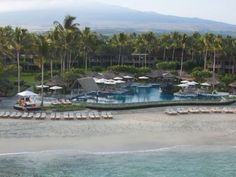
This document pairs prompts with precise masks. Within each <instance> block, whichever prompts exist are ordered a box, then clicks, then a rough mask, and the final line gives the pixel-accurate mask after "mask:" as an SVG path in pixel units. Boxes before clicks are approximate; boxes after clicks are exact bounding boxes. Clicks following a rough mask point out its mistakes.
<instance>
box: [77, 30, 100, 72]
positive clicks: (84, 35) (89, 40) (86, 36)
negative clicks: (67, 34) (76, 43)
mask: <svg viewBox="0 0 236 177" xmlns="http://www.w3.org/2000/svg"><path fill="white" fill-rule="evenodd" d="M80 42H81V46H83V53H84V58H85V63H84V65H85V72H87V71H88V59H89V53H90V52H92V51H95V46H96V43H97V36H96V34H95V33H93V32H91V30H90V28H88V27H86V28H85V29H84V30H83V31H82V32H81V35H80Z"/></svg>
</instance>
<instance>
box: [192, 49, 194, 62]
mask: <svg viewBox="0 0 236 177" xmlns="http://www.w3.org/2000/svg"><path fill="white" fill-rule="evenodd" d="M193 60H194V51H193V50H192V61H193Z"/></svg>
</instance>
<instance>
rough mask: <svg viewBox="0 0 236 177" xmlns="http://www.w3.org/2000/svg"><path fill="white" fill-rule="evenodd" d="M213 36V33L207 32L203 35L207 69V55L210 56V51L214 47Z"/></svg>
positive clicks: (205, 67) (205, 68) (205, 66)
mask: <svg viewBox="0 0 236 177" xmlns="http://www.w3.org/2000/svg"><path fill="white" fill-rule="evenodd" d="M213 37H214V36H213V34H212V33H206V34H204V35H203V36H202V37H201V41H202V43H203V46H204V50H205V55H204V70H205V71H206V70H207V56H208V52H209V51H210V50H211V48H212V42H213V41H212V40H213Z"/></svg>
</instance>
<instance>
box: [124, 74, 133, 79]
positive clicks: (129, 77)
mask: <svg viewBox="0 0 236 177" xmlns="http://www.w3.org/2000/svg"><path fill="white" fill-rule="evenodd" d="M123 78H124V79H133V77H132V76H128V75H127V76H123Z"/></svg>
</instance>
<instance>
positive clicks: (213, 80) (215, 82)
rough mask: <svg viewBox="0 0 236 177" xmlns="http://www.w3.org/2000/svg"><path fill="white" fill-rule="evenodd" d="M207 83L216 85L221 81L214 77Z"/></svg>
mask: <svg viewBox="0 0 236 177" xmlns="http://www.w3.org/2000/svg"><path fill="white" fill-rule="evenodd" d="M206 83H208V84H210V85H212V86H215V85H219V84H220V81H219V80H218V79H216V78H213V77H212V78H210V79H208V80H207V82H206Z"/></svg>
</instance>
